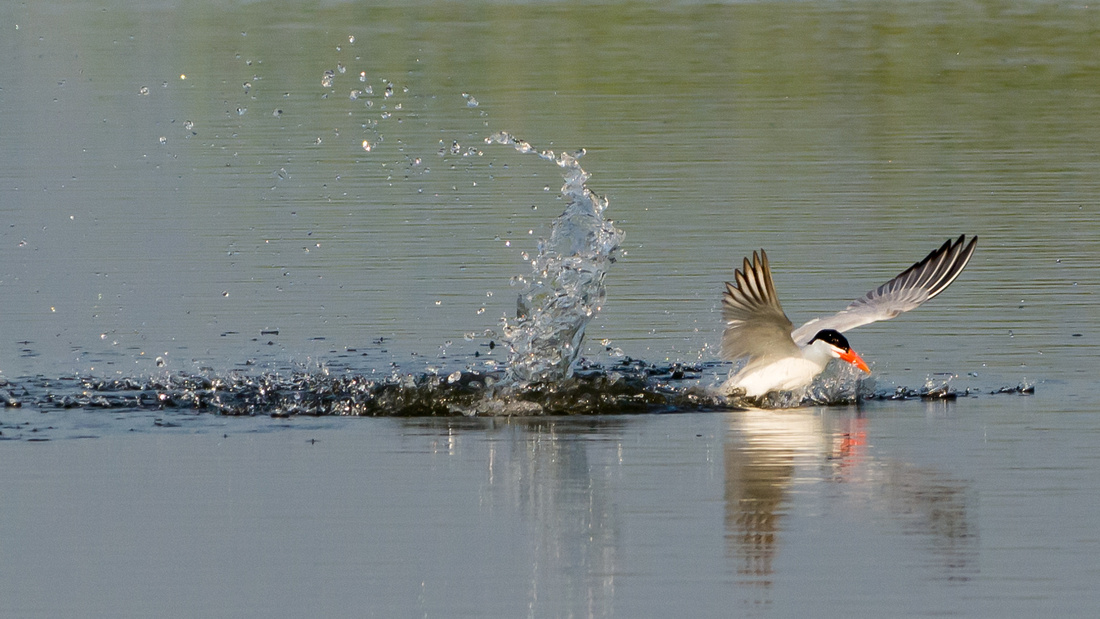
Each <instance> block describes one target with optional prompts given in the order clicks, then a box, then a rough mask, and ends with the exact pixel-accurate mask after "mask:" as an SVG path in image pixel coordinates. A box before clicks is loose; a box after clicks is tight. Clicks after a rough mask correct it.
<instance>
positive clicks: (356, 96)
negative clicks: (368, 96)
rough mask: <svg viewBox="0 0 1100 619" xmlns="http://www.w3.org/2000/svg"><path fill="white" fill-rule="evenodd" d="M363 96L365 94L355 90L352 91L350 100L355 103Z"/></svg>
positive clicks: (349, 96)
mask: <svg viewBox="0 0 1100 619" xmlns="http://www.w3.org/2000/svg"><path fill="white" fill-rule="evenodd" d="M361 94H363V91H362V90H353V91H351V94H350V95H348V98H349V99H351V100H352V101H355V100H356V99H358V98H359V95H361Z"/></svg>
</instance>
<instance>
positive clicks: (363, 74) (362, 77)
mask: <svg viewBox="0 0 1100 619" xmlns="http://www.w3.org/2000/svg"><path fill="white" fill-rule="evenodd" d="M359 81H360V82H365V81H367V72H366V71H360V72H359Z"/></svg>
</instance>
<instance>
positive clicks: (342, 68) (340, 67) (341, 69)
mask: <svg viewBox="0 0 1100 619" xmlns="http://www.w3.org/2000/svg"><path fill="white" fill-rule="evenodd" d="M336 70H337V71H339V72H340V74H341V75H342V74H344V73H345V72H346V71H347V70H348V68H347V67H345V66H344V63H342V62H338V63H336Z"/></svg>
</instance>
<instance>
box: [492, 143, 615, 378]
mask: <svg viewBox="0 0 1100 619" xmlns="http://www.w3.org/2000/svg"><path fill="white" fill-rule="evenodd" d="M485 141H486V143H489V144H493V143H496V144H503V145H507V146H512V147H514V148H515V149H516V150H517V151H519V152H521V153H525V154H527V153H533V154H535V155H537V156H538V157H540V158H541V159H544V160H546V161H552V162H554V163H556V164H557V165H558V167H560V168H561V171H562V176H563V178H564V180H565V182H564V184H563V185H562V188H561V195H562V197H563V198H564V199H565V200H566V202H567V206H566V207H565V211H564V212H563V213H562V214H561V215H560V216H558V218H557V219H555V220H554V221H553V223H551V225H550V237H549V238H548V239H540V240H539V244H538V256H537V257H535V258H534V259H533V260H532V270H531V275H530V276H529V277H528V278H526V280H525V281H526V284H525V286H524V288H523V290H522V291H521V292H520V293H519V297H518V299H517V303H516V317H515V318H514V319H506V320H504V323H503V325H502V329H503V335H504V340H505V343H506V344H507V345H508V367H507V371H506V375H505V381H506V384H510V385H512V386H515V387H518V388H523V387H527V386H531V385H535V384H547V383H556V382H559V381H562V380H564V379H567V378H569V377H570V376H572V375H573V363H574V361H576V359H577V356H578V355H579V354H580V351H581V343H582V342H583V340H584V330H585V327H586V326H587V325H588V322H589V321H590V320H592V318H593V317H594V316H595V315H596V314H597V313H599V311H600V309H601V307H602V306H603V302H604V298H605V295H606V291H605V288H604V281H603V280H604V276H605V275H606V274H607V269H608V267H609V266H610V265H611V264H612V263H613V262H615V256H616V252H617V250H618V249H619V246H620V245H621V244H622V241H623V231H622V230H620V229H618V228H616V227H615V225H614V224H613V223H612V222H611V221H609V220H607V219H604V216H603V213H604V210H605V209H606V208H607V205H608V201H607V198H605V197H603V196H600V195H597V194H595V193H593V192H592V191H591V190H589V189H588V187H587V186H586V185H585V183H586V182H587V181H588V178H589V174H588V173H587V172H585V171H584V170H583V169H582V168H581V166H580V164H579V163H578V162H577V159H578V158H579V157H580V156H582V155H583V154H584V151H579V152H577V153H576V154H572V155H571V154H569V153H561V154H558V155H555V154H554V152H553V151H537V150H536V149H534V148H533V147H532V146H531V145H530V144H529V143H527V142H525V141H523V140H519V139H516V138H515V137H513V136H512V135H509V134H508V133H505V132H499V133H494V134H493V135H491V136H489V137H488V138H486V139H485Z"/></svg>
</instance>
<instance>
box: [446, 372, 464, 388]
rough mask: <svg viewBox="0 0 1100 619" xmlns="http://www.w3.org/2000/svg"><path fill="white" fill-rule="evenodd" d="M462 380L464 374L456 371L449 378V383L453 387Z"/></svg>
mask: <svg viewBox="0 0 1100 619" xmlns="http://www.w3.org/2000/svg"><path fill="white" fill-rule="evenodd" d="M460 380H462V372H459V371H458V370H455V371H454V372H452V373H451V375H450V376H448V377H447V383H448V384H451V385H453V384H455V383H457V382H458V381H460Z"/></svg>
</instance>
